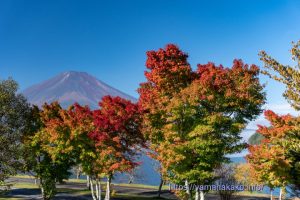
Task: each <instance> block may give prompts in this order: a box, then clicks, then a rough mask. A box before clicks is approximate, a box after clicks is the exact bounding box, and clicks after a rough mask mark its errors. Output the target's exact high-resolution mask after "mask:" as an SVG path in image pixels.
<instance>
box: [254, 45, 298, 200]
mask: <svg viewBox="0 0 300 200" xmlns="http://www.w3.org/2000/svg"><path fill="white" fill-rule="evenodd" d="M299 46H300V41H298V42H297V43H293V47H292V49H291V54H292V59H293V60H294V61H295V62H296V66H289V65H283V64H280V63H279V62H278V61H276V60H275V59H274V58H272V57H271V56H269V55H268V54H267V53H266V52H265V51H262V52H260V56H261V60H262V61H263V63H264V66H265V70H263V71H262V73H264V74H266V75H268V76H269V77H270V78H272V79H274V80H276V81H279V82H281V83H283V84H284V85H285V86H286V90H285V92H284V94H283V96H284V97H285V98H286V99H287V101H288V102H289V103H290V104H291V105H292V106H293V107H294V108H295V109H296V110H300V86H299V85H300V84H299V83H300V79H299V77H300V70H299V69H300V48H299ZM266 117H267V119H268V120H269V121H270V122H271V123H272V125H271V127H270V131H274V132H278V134H277V135H272V134H271V135H270V134H268V133H267V132H268V131H267V128H266V127H264V128H263V129H260V132H263V133H264V135H263V136H267V140H266V141H265V142H264V143H263V144H261V145H259V146H251V147H250V148H252V151H253V153H252V154H253V155H251V156H254V157H255V156H256V157H257V159H258V161H259V162H258V163H257V164H258V165H259V164H263V162H264V157H263V156H267V155H261V156H259V155H256V153H257V154H258V153H259V150H255V148H265V150H266V151H270V150H273V151H275V152H277V153H278V154H280V155H282V156H281V157H279V159H277V160H276V159H275V160H273V162H272V163H273V165H280V162H281V161H280V160H282V159H283V160H286V161H287V162H288V165H289V167H288V168H287V169H289V170H290V171H289V175H290V176H289V178H286V179H285V183H286V184H289V185H290V187H291V188H294V192H295V193H296V194H298V196H299V191H300V180H299V174H300V156H299V155H300V136H299V133H298V130H299V127H300V126H299V123H298V121H299V118H300V117H299V116H297V117H291V116H278V115H276V114H275V113H273V112H271V111H268V112H267V113H266ZM286 119H289V120H288V122H286ZM282 123H286V124H282ZM281 126H284V127H285V128H283V127H281ZM262 150H263V149H262ZM250 159H251V158H250ZM269 161H270V159H269ZM250 162H251V161H250ZM273 170H274V169H273ZM278 170H279V169H278ZM266 174H267V175H268V176H270V175H273V176H274V175H276V174H277V175H278V174H279V176H276V179H280V178H281V176H280V174H281V173H280V170H279V171H278V172H276V173H275V172H274V173H271V172H270V173H266Z"/></svg>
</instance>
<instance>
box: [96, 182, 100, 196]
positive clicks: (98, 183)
mask: <svg viewBox="0 0 300 200" xmlns="http://www.w3.org/2000/svg"><path fill="white" fill-rule="evenodd" d="M96 184H97V185H98V192H97V193H98V200H101V181H100V180H99V179H97V181H96Z"/></svg>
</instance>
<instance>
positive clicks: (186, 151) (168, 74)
mask: <svg viewBox="0 0 300 200" xmlns="http://www.w3.org/2000/svg"><path fill="white" fill-rule="evenodd" d="M147 56H148V58H147V62H146V67H147V69H148V71H146V72H145V76H146V79H147V82H145V83H142V84H141V85H140V88H139V90H138V91H139V93H140V99H139V104H140V105H141V107H142V108H143V111H144V118H143V122H144V123H143V131H144V133H145V134H146V136H147V137H148V138H149V140H150V143H151V144H150V149H152V155H154V157H155V158H156V159H157V160H159V161H160V163H161V171H162V172H163V174H164V176H165V177H167V178H168V179H171V180H172V181H173V182H176V183H179V184H181V183H183V182H184V181H185V183H186V185H187V186H188V185H189V183H195V184H202V183H204V181H212V180H213V173H212V172H213V169H214V168H215V167H217V166H219V165H220V164H221V163H222V162H226V161H227V159H226V157H225V155H226V154H229V153H234V152H238V151H240V150H241V149H243V148H244V147H245V144H243V143H241V142H240V139H241V137H240V135H239V133H240V131H241V130H242V129H243V128H244V127H245V125H246V123H247V120H252V119H254V118H255V117H256V116H257V115H258V114H259V113H260V112H261V106H262V104H263V103H264V93H263V92H262V89H263V86H262V85H260V83H259V80H258V74H259V69H258V67H257V66H255V65H252V66H248V65H245V64H243V62H242V61H240V60H235V61H234V63H233V66H232V68H224V67H223V66H216V65H214V64H213V63H208V64H206V65H198V69H197V71H195V72H194V71H192V69H191V67H190V65H189V64H188V62H187V55H186V54H185V53H183V52H182V51H180V50H179V49H178V47H177V46H175V45H167V46H166V48H165V49H159V50H158V51H156V52H155V51H150V52H147ZM187 188H188V187H187ZM187 193H188V196H191V193H190V191H189V190H187Z"/></svg>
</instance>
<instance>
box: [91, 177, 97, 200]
mask: <svg viewBox="0 0 300 200" xmlns="http://www.w3.org/2000/svg"><path fill="white" fill-rule="evenodd" d="M89 182H90V184H89V185H90V188H91V193H92V198H93V200H97V197H96V195H95V193H94V185H93V180H92V179H91V178H89Z"/></svg>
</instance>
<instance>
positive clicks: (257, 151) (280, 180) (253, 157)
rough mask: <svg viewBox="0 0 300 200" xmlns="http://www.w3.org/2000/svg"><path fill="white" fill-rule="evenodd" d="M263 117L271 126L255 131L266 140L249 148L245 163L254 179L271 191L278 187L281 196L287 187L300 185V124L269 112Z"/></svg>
mask: <svg viewBox="0 0 300 200" xmlns="http://www.w3.org/2000/svg"><path fill="white" fill-rule="evenodd" d="M265 117H266V119H267V120H268V121H269V122H270V124H271V126H270V127H266V126H259V129H258V132H259V133H260V134H262V135H263V136H264V137H265V138H266V139H264V140H263V141H262V143H261V144H259V145H252V146H249V155H248V156H247V160H248V162H249V163H250V165H251V167H252V168H253V169H254V172H255V177H256V178H257V180H259V181H261V182H263V183H266V184H267V185H268V186H269V187H270V188H271V189H273V188H275V187H281V193H282V191H284V190H285V187H286V186H287V185H288V184H293V185H295V186H297V185H298V186H299V183H300V179H299V175H300V166H299V164H297V162H298V160H297V159H295V158H297V156H299V152H300V151H299V150H300V148H299V135H300V134H299V129H298V127H299V125H300V124H299V122H300V121H299V118H298V117H296V118H295V117H293V116H291V115H282V116H280V115H277V114H275V113H274V112H272V111H270V110H268V111H266V112H265ZM297 154H298V155H297ZM280 198H281V195H280Z"/></svg>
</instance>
